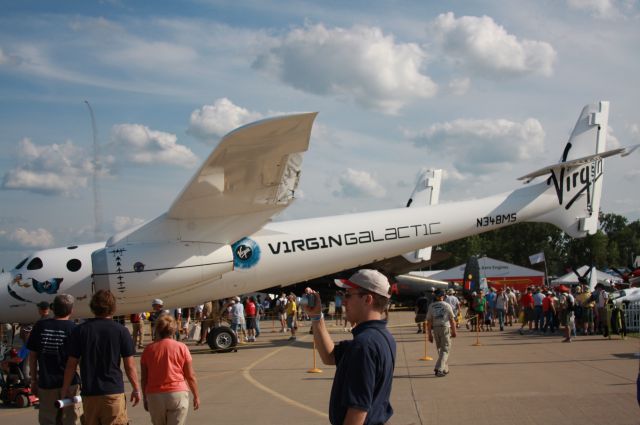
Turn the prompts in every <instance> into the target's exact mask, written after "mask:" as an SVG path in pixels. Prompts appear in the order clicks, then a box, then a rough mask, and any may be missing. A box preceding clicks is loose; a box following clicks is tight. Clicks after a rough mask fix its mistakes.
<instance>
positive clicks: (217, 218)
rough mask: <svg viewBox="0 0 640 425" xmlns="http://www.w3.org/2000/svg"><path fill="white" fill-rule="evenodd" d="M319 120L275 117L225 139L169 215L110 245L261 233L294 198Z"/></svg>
mask: <svg viewBox="0 0 640 425" xmlns="http://www.w3.org/2000/svg"><path fill="white" fill-rule="evenodd" d="M316 115H317V113H305V114H298V115H288V116H283V117H278V118H271V119H267V120H262V121H258V122H255V123H252V124H248V125H246V126H244V127H240V128H238V129H236V130H234V131H232V132H231V133H229V134H227V135H226V136H225V137H223V138H222V140H221V141H220V143H219V144H218V146H217V147H216V149H215V150H214V151H213V152H212V153H211V155H209V157H208V158H207V160H206V161H205V162H204V164H203V165H202V166H201V167H200V169H199V170H198V172H197V173H196V174H195V175H194V176H193V178H192V179H191V181H190V182H189V183H188V184H187V185H186V187H185V188H184V189H183V190H182V192H181V193H180V194H179V195H178V197H177V198H176V199H175V201H174V202H173V204H172V205H171V207H170V208H169V211H167V213H166V214H164V215H162V216H160V217H158V218H156V219H155V220H153V221H151V222H149V223H147V224H145V225H143V226H141V227H140V228H138V229H136V230H133V231H132V232H130V233H128V234H121V235H116V236H115V237H113V238H112V239H111V240H110V241H109V242H108V243H109V245H111V244H114V243H116V242H117V241H119V240H122V239H124V238H126V239H127V240H128V241H131V242H133V241H136V242H140V241H157V240H182V241H201V242H215V243H232V242H235V241H237V240H238V239H240V238H242V237H244V236H248V235H250V234H252V233H254V232H256V231H258V230H260V229H261V228H262V226H264V224H265V223H266V222H268V221H269V219H270V218H271V217H272V216H273V215H274V214H276V213H278V212H279V211H281V210H283V209H284V208H286V207H287V206H288V205H289V204H290V203H291V202H292V201H293V199H294V191H295V189H296V188H297V185H298V180H299V177H300V170H301V165H302V154H303V153H304V152H305V151H306V150H307V149H308V147H309V138H310V135H311V127H312V124H313V121H314V119H315V117H316Z"/></svg>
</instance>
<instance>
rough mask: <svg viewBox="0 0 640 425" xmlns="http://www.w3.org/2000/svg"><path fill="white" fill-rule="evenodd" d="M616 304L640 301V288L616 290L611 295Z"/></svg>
mask: <svg viewBox="0 0 640 425" xmlns="http://www.w3.org/2000/svg"><path fill="white" fill-rule="evenodd" d="M610 298H611V300H612V301H613V303H614V304H617V305H619V304H622V303H624V302H628V303H634V302H637V301H640V288H627V289H621V290H620V291H615V292H614V293H612V294H611V295H610Z"/></svg>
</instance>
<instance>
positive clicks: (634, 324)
mask: <svg viewBox="0 0 640 425" xmlns="http://www.w3.org/2000/svg"><path fill="white" fill-rule="evenodd" d="M625 318H626V323H627V332H640V302H635V303H629V305H628V306H627V307H626V308H625Z"/></svg>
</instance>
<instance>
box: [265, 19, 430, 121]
mask: <svg viewBox="0 0 640 425" xmlns="http://www.w3.org/2000/svg"><path fill="white" fill-rule="evenodd" d="M425 59H426V55H425V53H424V51H423V50H422V49H421V48H420V46H418V45H417V44H414V43H396V41H395V40H394V38H393V36H391V35H385V34H383V33H382V31H381V30H380V29H379V28H375V27H364V26H354V27H353V28H350V29H344V28H326V27H325V26H323V25H322V24H318V25H308V26H305V27H304V28H296V29H293V30H292V31H291V32H289V33H288V34H286V35H285V36H283V37H281V38H280V39H277V40H276V45H275V46H274V47H272V48H271V49H270V50H269V51H268V52H266V53H264V54H261V55H259V56H258V57H257V58H256V60H255V61H254V64H253V66H254V67H255V68H256V69H259V70H262V71H264V72H266V73H269V74H271V75H272V76H274V77H276V78H278V79H280V80H281V81H282V82H284V83H286V84H289V85H291V86H293V87H295V88H296V89H299V90H302V91H305V92H309V93H314V94H318V95H330V96H336V97H338V98H346V99H350V100H353V101H355V102H356V103H358V104H360V105H361V106H363V107H366V108H370V109H374V110H378V111H381V112H385V113H389V114H394V113H397V112H398V111H399V110H400V109H401V108H402V107H403V106H405V105H406V104H407V103H408V102H409V101H411V100H412V99H416V98H428V97H432V96H434V95H435V94H436V91H437V86H436V84H435V83H434V82H433V81H432V80H431V78H429V77H428V76H427V75H424V74H422V73H421V67H422V64H423V62H424V60H425Z"/></svg>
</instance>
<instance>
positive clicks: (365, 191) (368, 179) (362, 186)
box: [333, 168, 387, 198]
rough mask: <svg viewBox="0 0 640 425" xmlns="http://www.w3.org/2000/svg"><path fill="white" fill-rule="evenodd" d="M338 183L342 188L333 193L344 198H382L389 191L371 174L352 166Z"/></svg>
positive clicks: (341, 176)
mask: <svg viewBox="0 0 640 425" xmlns="http://www.w3.org/2000/svg"><path fill="white" fill-rule="evenodd" d="M338 184H339V186H340V188H339V189H338V190H336V191H334V192H333V194H334V196H337V197H342V198H367V197H373V198H382V197H384V196H385V195H386V193H387V191H386V190H385V189H384V187H382V186H381V185H380V184H379V183H378V182H377V181H376V180H375V178H373V176H372V175H371V174H369V173H367V172H366V171H357V170H353V169H351V168H347V170H346V171H345V172H344V173H342V174H341V175H340V177H339V178H338Z"/></svg>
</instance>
